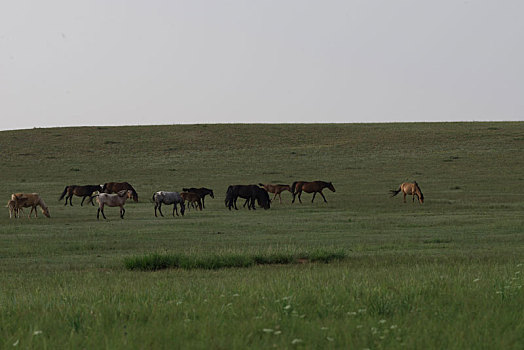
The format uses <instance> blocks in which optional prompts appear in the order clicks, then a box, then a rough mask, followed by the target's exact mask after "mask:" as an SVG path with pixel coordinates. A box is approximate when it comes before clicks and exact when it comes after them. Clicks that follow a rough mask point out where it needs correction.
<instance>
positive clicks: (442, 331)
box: [0, 123, 524, 349]
mask: <svg viewBox="0 0 524 350" xmlns="http://www.w3.org/2000/svg"><path fill="white" fill-rule="evenodd" d="M0 144H1V146H2V150H3V152H2V155H1V157H2V158H1V159H2V162H1V163H0V170H1V174H2V180H3V181H2V182H1V183H0V193H4V199H5V201H6V202H7V200H8V199H9V196H10V194H11V193H14V192H38V193H40V194H41V196H42V197H43V198H44V199H45V201H46V202H47V204H48V206H49V208H50V212H51V218H50V219H47V218H45V217H43V215H41V214H40V215H39V218H38V219H27V218H26V217H23V218H20V219H18V220H15V219H11V220H10V219H9V216H8V215H7V209H6V211H5V213H4V215H2V216H0V225H2V226H1V227H2V230H1V233H0V235H1V239H2V245H0V272H1V273H2V279H3V282H2V284H0V314H1V315H2V316H0V317H1V318H0V346H1V347H4V348H6V347H12V346H13V344H16V346H22V347H30V348H32V347H34V348H46V347H47V348H49V347H50V348H56V347H57V346H60V345H64V344H67V345H66V347H71V348H78V347H87V348H104V347H106V348H129V347H131V348H146V347H147V348H149V347H155V348H159V347H160V348H173V347H175V348H217V349H221V348H224V349H229V348H246V347H250V348H268V347H273V346H276V347H277V348H294V347H303V348H402V347H407V348H422V347H432V348H435V347H438V348H457V349H458V348H460V349H462V348H479V347H486V348H502V347H505V348H522V347H523V346H524V335H523V334H524V313H523V311H522V305H523V302H524V292H523V290H522V283H523V279H524V278H523V274H524V271H523V272H521V271H522V270H523V265H522V264H524V214H523V209H524V197H523V194H524V193H523V192H524V190H523V188H524V172H523V170H524V157H523V156H522V150H523V149H524V123H405V124H404V123H402V124H396V123H395V124H326V125H306V124H304V125H188V126H141V127H138V126H137V127H83V128H50V129H33V130H19V131H3V132H0ZM295 180H325V181H332V182H333V184H334V186H335V188H336V192H335V193H332V192H330V191H327V190H326V192H325V195H326V198H327V200H328V203H324V202H323V201H322V200H321V198H320V197H318V196H317V198H316V199H315V202H314V203H311V195H309V194H304V195H303V196H302V200H303V203H302V204H298V203H295V204H291V203H290V201H291V195H290V194H289V193H288V192H285V193H284V194H283V199H284V203H282V204H280V203H278V201H276V202H274V203H272V207H271V209H270V210H267V211H264V210H262V209H260V210H256V211H254V212H253V211H248V210H246V209H240V210H239V211H228V210H227V209H226V208H225V206H224V197H225V192H226V189H227V186H228V185H230V184H250V183H255V184H256V183H259V182H263V183H270V182H272V183H289V184H290V183H291V182H293V181H295ZM412 180H416V181H417V182H418V183H419V184H420V186H421V188H422V191H423V193H424V195H425V203H424V204H423V205H420V204H418V203H416V202H415V203H412V202H411V199H409V200H408V202H407V203H406V204H404V203H403V202H402V198H401V196H400V195H399V196H397V197H393V198H390V197H389V190H391V189H395V188H398V185H399V184H400V183H401V182H404V181H412ZM109 181H128V182H130V183H131V184H132V185H133V186H134V187H135V189H136V190H137V192H138V194H139V199H140V200H139V202H138V203H133V202H129V203H128V204H126V210H127V212H126V217H125V219H124V220H120V219H119V217H118V209H117V208H108V209H107V210H106V216H107V217H108V220H107V221H102V220H101V221H97V220H96V207H93V206H90V205H85V204H84V206H83V207H80V199H79V198H78V197H75V198H74V199H73V204H74V205H73V207H70V206H67V207H65V206H64V205H63V201H62V202H59V201H58V197H59V196H60V194H61V192H62V190H63V189H64V187H65V186H66V185H70V184H79V185H82V184H102V183H104V182H109ZM187 186H195V187H200V186H205V187H209V188H212V189H213V190H214V191H215V198H214V199H211V198H207V199H206V209H205V210H204V211H202V212H197V211H195V210H191V211H188V212H186V215H185V216H184V217H176V218H173V217H172V216H171V215H170V213H171V210H169V209H168V208H166V209H164V214H168V215H166V217H164V218H155V217H154V209H153V204H152V203H151V202H150V198H151V196H152V194H153V192H154V191H158V190H167V191H180V190H181V189H182V187H187ZM28 212H29V211H28V210H26V213H28ZM318 250H324V251H328V252H339V251H343V252H344V254H345V256H346V258H345V259H343V260H342V261H336V262H332V263H329V264H322V263H305V264H291V265H280V264H277V265H263V266H253V267H248V268H229V269H220V270H206V269H168V270H163V271H158V272H137V271H128V270H126V268H125V265H124V261H125V259H126V258H129V257H141V256H145V255H148V254H153V253H155V254H160V255H162V254H178V255H181V256H186V257H189V258H191V257H194V258H203V257H209V256H219V257H220V256H232V255H233V256H247V255H253V254H262V255H264V254H265V255H274V254H284V255H285V254H290V255H297V254H298V255H300V254H306V253H308V254H309V253H311V252H315V251H318Z"/></svg>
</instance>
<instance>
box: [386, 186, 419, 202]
mask: <svg viewBox="0 0 524 350" xmlns="http://www.w3.org/2000/svg"><path fill="white" fill-rule="evenodd" d="M401 191H402V193H403V194H404V203H406V195H408V194H409V195H411V196H412V198H413V202H415V196H417V199H418V201H419V203H420V204H422V203H424V195H423V194H422V191H421V190H420V187H419V185H418V183H417V182H416V181H414V182H403V183H402V184H400V186H399V188H398V190H389V192H390V193H391V197H394V196H396V195H397V194H399V193H400V192H401Z"/></svg>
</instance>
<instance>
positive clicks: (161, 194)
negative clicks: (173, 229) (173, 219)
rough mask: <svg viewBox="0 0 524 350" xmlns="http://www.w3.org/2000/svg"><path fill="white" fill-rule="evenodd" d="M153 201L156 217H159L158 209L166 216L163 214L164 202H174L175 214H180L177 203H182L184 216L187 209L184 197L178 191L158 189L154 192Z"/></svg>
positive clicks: (181, 207) (181, 209) (181, 208)
mask: <svg viewBox="0 0 524 350" xmlns="http://www.w3.org/2000/svg"><path fill="white" fill-rule="evenodd" d="M153 202H154V203H155V217H158V216H157V215H156V210H157V209H158V211H159V212H160V215H162V216H164V214H162V204H168V205H169V204H173V216H175V212H176V216H178V209H177V204H180V212H181V213H182V216H184V212H185V210H186V208H185V205H184V199H183V198H182V196H181V195H180V193H178V192H165V191H158V192H155V193H154V194H153Z"/></svg>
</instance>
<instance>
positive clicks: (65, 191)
mask: <svg viewBox="0 0 524 350" xmlns="http://www.w3.org/2000/svg"><path fill="white" fill-rule="evenodd" d="M68 188H69V186H66V187H65V188H64V192H62V195H61V196H60V198H59V199H58V200H59V201H61V200H62V199H64V196H65V194H66V193H67V189H68Z"/></svg>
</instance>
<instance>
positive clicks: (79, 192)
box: [58, 185, 102, 206]
mask: <svg viewBox="0 0 524 350" xmlns="http://www.w3.org/2000/svg"><path fill="white" fill-rule="evenodd" d="M96 191H98V192H102V185H85V186H77V185H70V186H66V187H65V188H64V192H62V195H61V196H60V198H59V199H58V200H59V201H60V200H62V198H64V197H66V199H65V204H64V205H67V200H69V205H73V202H72V201H71V199H73V195H75V196H78V197H82V202H81V203H80V205H81V206H82V205H84V200H85V199H86V198H87V197H89V203H91V205H95V204H94V203H93V198H94V196H92V194H93V192H96ZM66 194H67V196H66Z"/></svg>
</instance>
